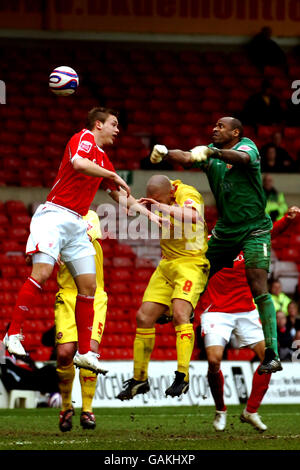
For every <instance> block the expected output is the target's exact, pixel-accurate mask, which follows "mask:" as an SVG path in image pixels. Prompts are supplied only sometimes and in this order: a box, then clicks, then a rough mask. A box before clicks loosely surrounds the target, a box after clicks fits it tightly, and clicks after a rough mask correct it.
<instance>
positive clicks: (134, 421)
mask: <svg viewBox="0 0 300 470" xmlns="http://www.w3.org/2000/svg"><path fill="white" fill-rule="evenodd" d="M242 409H243V406H242V405H240V406H238V405H237V406H228V420H227V428H226V430H225V431H224V432H221V433H216V432H215V430H214V428H213V427H212V421H213V418H214V408H213V407H211V406H190V407H187V406H182V407H178V406H177V407H161V408H149V407H144V408H140V407H138V408H134V407H132V408H103V409H102V408H96V409H95V410H94V412H95V415H96V420H97V427H96V429H95V430H93V431H88V430H82V428H81V427H80V424H79V417H80V410H79V409H77V410H75V416H74V417H73V429H72V431H70V432H67V433H62V432H60V431H59V429H58V414H59V411H58V410H57V409H53V408H39V409H12V410H8V409H5V410H0V450H2V451H3V450H11V451H12V450H13V451H16V450H55V451H59V450H64V451H66V450H80V451H84V450H111V451H113V450H120V451H122V450H127V451H128V450H165V451H166V450H169V451H172V450H174V451H175V450H181V451H182V450H186V451H191V450H243V451H244V450H300V426H299V424H300V407H299V405H298V406H297V405H263V406H261V408H260V414H261V416H262V419H263V421H264V423H265V424H266V425H267V426H268V430H267V431H266V432H264V433H263V434H260V433H258V432H257V431H256V430H255V429H254V428H252V426H250V425H248V424H245V423H241V422H240V420H239V416H240V413H241V411H242Z"/></svg>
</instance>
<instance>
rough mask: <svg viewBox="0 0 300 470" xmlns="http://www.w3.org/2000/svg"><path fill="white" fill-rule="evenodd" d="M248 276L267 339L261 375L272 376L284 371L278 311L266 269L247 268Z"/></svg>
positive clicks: (260, 369)
mask: <svg viewBox="0 0 300 470" xmlns="http://www.w3.org/2000/svg"><path fill="white" fill-rule="evenodd" d="M246 276H247V280H248V284H249V286H250V289H251V292H252V295H253V297H254V301H255V303H256V305H257V309H258V312H259V316H260V319H261V323H262V328H263V332H264V337H265V343H266V349H265V355H264V359H263V361H262V364H261V365H260V367H259V371H258V372H259V373H261V374H271V373H272V372H277V371H280V370H282V366H281V363H280V359H279V355H278V345H277V323H276V311H275V307H274V304H273V301H272V297H271V295H270V294H269V292H268V284H267V281H268V275H267V271H266V270H264V269H257V268H247V269H246Z"/></svg>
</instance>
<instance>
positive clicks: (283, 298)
mask: <svg viewBox="0 0 300 470" xmlns="http://www.w3.org/2000/svg"><path fill="white" fill-rule="evenodd" d="M270 293H271V297H272V300H273V302H274V307H275V310H276V312H277V311H279V310H280V311H281V312H283V313H284V314H285V316H287V315H288V305H289V303H290V302H291V300H292V299H290V297H289V296H288V295H286V294H285V293H284V292H282V286H281V282H280V281H279V280H274V281H273V282H272V283H271V288H270Z"/></svg>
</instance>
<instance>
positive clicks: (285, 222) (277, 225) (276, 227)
mask: <svg viewBox="0 0 300 470" xmlns="http://www.w3.org/2000/svg"><path fill="white" fill-rule="evenodd" d="M292 222H293V219H289V218H288V217H287V215H285V216H283V217H282V218H281V219H279V220H276V222H274V224H273V228H272V230H271V238H272V239H273V238H276V237H277V236H278V235H280V234H281V233H282V232H284V231H285V230H286V229H287V228H288V227H289V226H290V225H291V223H292Z"/></svg>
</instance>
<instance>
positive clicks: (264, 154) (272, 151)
mask: <svg viewBox="0 0 300 470" xmlns="http://www.w3.org/2000/svg"><path fill="white" fill-rule="evenodd" d="M260 155H261V171H262V172H263V173H281V172H282V165H281V162H280V160H279V158H278V155H277V150H276V146H275V145H274V144H268V146H266V147H265V148H264V150H263V151H261V152H260Z"/></svg>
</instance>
